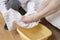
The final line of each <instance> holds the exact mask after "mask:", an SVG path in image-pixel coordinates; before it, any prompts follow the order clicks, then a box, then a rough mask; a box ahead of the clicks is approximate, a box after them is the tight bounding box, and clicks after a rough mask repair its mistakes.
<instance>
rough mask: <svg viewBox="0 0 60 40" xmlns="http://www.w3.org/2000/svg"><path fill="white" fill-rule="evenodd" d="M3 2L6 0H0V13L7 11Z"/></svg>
mask: <svg viewBox="0 0 60 40" xmlns="http://www.w3.org/2000/svg"><path fill="white" fill-rule="evenodd" d="M5 2H6V0H0V12H2V13H5V12H6V11H7V8H6V5H5Z"/></svg>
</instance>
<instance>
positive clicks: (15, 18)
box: [3, 9, 39, 30]
mask: <svg viewBox="0 0 60 40" xmlns="http://www.w3.org/2000/svg"><path fill="white" fill-rule="evenodd" d="M3 16H4V19H5V22H6V24H7V27H8V30H13V29H15V28H14V27H13V22H16V23H17V24H18V25H19V26H21V27H24V28H32V27H34V26H36V25H38V23H39V21H37V22H32V23H29V24H27V23H24V22H23V21H22V20H21V18H22V15H21V14H20V13H19V12H18V11H15V10H13V9H9V10H8V11H7V12H6V13H5V15H3Z"/></svg>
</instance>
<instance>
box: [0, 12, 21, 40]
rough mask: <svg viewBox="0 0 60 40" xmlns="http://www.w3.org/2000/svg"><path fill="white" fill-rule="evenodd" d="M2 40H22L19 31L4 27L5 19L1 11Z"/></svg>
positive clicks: (0, 33) (0, 27) (0, 37)
mask: <svg viewBox="0 0 60 40" xmlns="http://www.w3.org/2000/svg"><path fill="white" fill-rule="evenodd" d="M0 40H21V38H20V36H19V34H18V33H17V31H15V30H14V31H8V30H5V29H4V19H3V16H2V14H1V13H0Z"/></svg>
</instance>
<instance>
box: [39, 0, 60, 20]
mask: <svg viewBox="0 0 60 40" xmlns="http://www.w3.org/2000/svg"><path fill="white" fill-rule="evenodd" d="M58 9H60V0H52V1H51V2H50V3H49V4H48V6H47V7H46V8H45V9H43V10H42V11H41V12H39V14H38V18H40V19H41V18H43V17H45V16H46V15H49V14H52V13H53V12H55V11H57V10H58Z"/></svg>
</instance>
